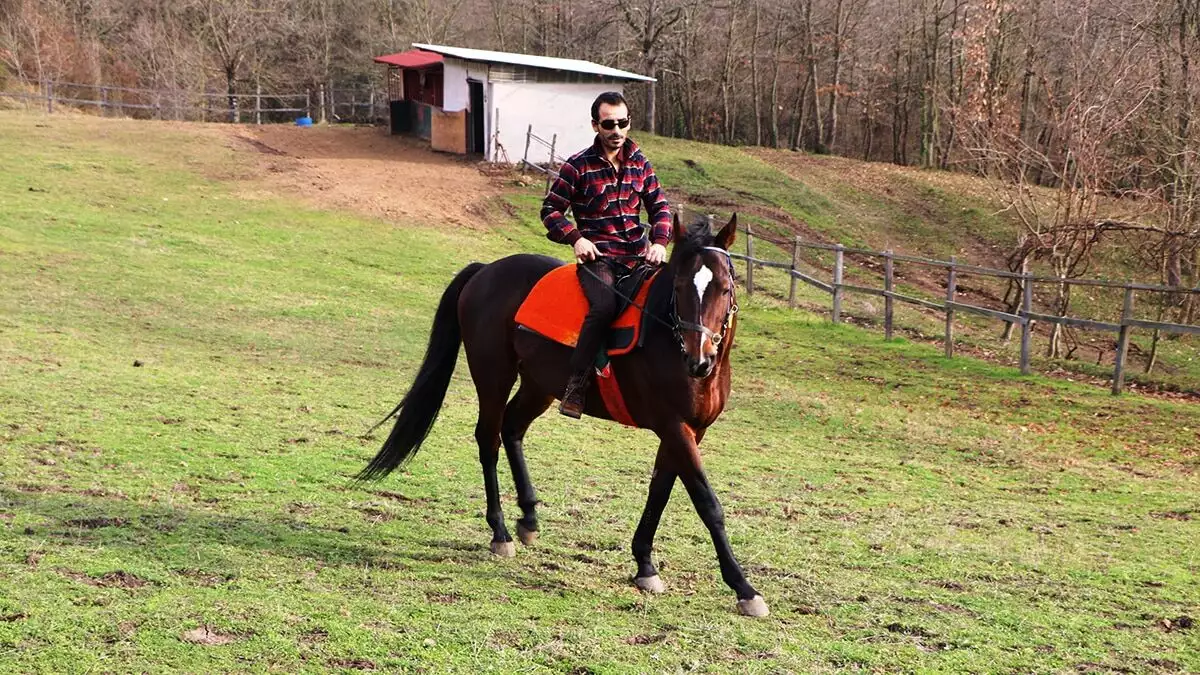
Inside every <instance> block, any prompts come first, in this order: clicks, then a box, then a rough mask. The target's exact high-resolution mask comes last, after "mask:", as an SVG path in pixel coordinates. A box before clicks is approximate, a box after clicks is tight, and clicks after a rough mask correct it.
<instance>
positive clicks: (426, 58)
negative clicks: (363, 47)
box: [375, 49, 442, 68]
mask: <svg viewBox="0 0 1200 675" xmlns="http://www.w3.org/2000/svg"><path fill="white" fill-rule="evenodd" d="M441 62H442V55H441V54H434V53H432V52H429V51H425V50H421V49H410V50H408V51H406V52H397V53H395V54H386V55H384V56H376V57H375V63H386V64H388V65H389V66H398V67H400V68H426V67H428V66H432V65H436V64H439V63H441Z"/></svg>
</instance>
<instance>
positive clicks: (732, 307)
mask: <svg viewBox="0 0 1200 675" xmlns="http://www.w3.org/2000/svg"><path fill="white" fill-rule="evenodd" d="M697 250H700V251H715V252H717V253H720V254H721V255H724V256H725V262H726V263H727V264H728V265H729V278H730V279H733V278H734V274H733V258H732V257H730V255H729V251H726V250H725V249H723V248H719V247H717V246H701V247H699V248H698V249H697ZM613 257H615V258H623V257H627V256H613ZM628 257H638V258H640V257H641V256H628ZM583 270H584V271H585V272H587V273H588V274H591V275H592V276H593V277H595V278H596V279H597V280H600V277H598V276H596V274H595V273H594V272H592V271H591V270H589V269H588V268H586V267H584V268H583ZM609 288H611V289H612V292H613V293H615V294H616V295H617V296H618V297H620V298H621V299H622V300H624V301H626V302H628V303H629V304H630V305H633V306H634V307H637V308H638V309H640V310H642V315H643V316H648V317H650V318H651V319H653V320H655V321H657V322H658V323H660V324H662V325H663V326H664V327H666V328H668V329H670V331H671V333H672V334H674V335H675V341H676V342H678V343H679V353H680V354H682V355H683V357H684V358H687V346H686V345H685V344H684V342H683V334H684V332H691V333H701V334H703V335H706V336H708V339H709V340H711V341H712V343H713V346H714V347H716V348H717V349H718V350H720V349H721V345H722V344H723V343H724V342H725V335H726V333H728V332H729V324H730V322H731V321H732V319H733V315H734V314H737V313H738V304H737V296H736V295H735V294H734V289H733V287H732V286H730V288H729V309H728V310H726V311H725V320H724V321H723V322H721V331H720V332H719V333H718V332H714V331H713V330H712V329H711V328H709V327H708V326H705V325H703V324H700V323H693V322H691V321H684V320H683V319H681V318H680V317H679V302H678V294H677V292H676V291H675V287H674V286H673V285H672V287H671V316H670V319H671V320H670V322H667V321H664V320H663V319H662V318H660V317H658V316H655V315H654V314H653V313H652V312H650V311H649V310H648V309H646V308H645V307H644V306H642V305H639V304H638V303H637V302H635V301H634V299H633V298H631V297H629V296H627V295H625V294H624V293H622V292H620V291H618V290H617V287H616V284H612V285H610V286H609ZM701 300H702V301H703V298H701Z"/></svg>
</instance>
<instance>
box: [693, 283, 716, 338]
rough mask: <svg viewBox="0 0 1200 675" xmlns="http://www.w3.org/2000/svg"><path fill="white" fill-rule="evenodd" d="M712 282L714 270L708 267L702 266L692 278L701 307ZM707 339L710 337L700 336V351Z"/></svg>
mask: <svg viewBox="0 0 1200 675" xmlns="http://www.w3.org/2000/svg"><path fill="white" fill-rule="evenodd" d="M712 280H713V273H712V270H710V269H709V268H708V265H701V266H700V270H699V271H698V272H696V276H695V277H693V278H692V283H694V284H696V293H698V294H699V297H700V306H703V305H704V291H705V289H707V288H708V284H709V283H711V282H712ZM707 337H708V336H707V335H705V334H703V333H701V334H700V349H704V340H705V339H706V338H707Z"/></svg>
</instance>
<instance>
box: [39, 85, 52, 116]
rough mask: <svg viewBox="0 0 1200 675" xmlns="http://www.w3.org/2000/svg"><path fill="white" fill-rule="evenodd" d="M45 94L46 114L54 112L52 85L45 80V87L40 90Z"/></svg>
mask: <svg viewBox="0 0 1200 675" xmlns="http://www.w3.org/2000/svg"><path fill="white" fill-rule="evenodd" d="M42 89H43V91H45V92H46V112H48V113H53V112H54V83H53V82H51V81H50V80H46V85H45V86H44V87H43V88H42Z"/></svg>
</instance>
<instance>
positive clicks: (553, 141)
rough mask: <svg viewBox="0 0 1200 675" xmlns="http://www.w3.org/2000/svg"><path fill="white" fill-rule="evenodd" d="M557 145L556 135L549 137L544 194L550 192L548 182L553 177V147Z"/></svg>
mask: <svg viewBox="0 0 1200 675" xmlns="http://www.w3.org/2000/svg"><path fill="white" fill-rule="evenodd" d="M557 144H558V134H554V135H553V136H551V137H550V163H549V164H547V165H546V168H547V169H548V171H546V192H549V191H550V180H551V177H552V176H553V175H554V174H553V173H552V172H553V171H554V146H555V145H557Z"/></svg>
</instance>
